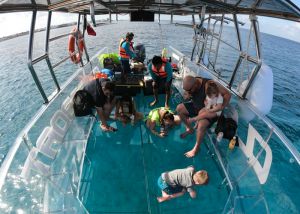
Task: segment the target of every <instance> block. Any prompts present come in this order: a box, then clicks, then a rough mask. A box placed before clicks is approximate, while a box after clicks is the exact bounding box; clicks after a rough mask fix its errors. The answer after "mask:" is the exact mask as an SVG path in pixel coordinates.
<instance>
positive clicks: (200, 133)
mask: <svg viewBox="0 0 300 214" xmlns="http://www.w3.org/2000/svg"><path fill="white" fill-rule="evenodd" d="M209 124H210V122H209V121H208V120H200V121H199V122H198V127H197V133H196V143H195V146H194V148H193V149H192V150H190V151H188V152H186V153H185V154H184V155H185V156H186V157H188V158H192V157H194V156H195V155H196V154H197V152H198V151H199V148H200V145H201V143H202V140H203V137H204V135H205V132H206V129H207V127H208V126H209Z"/></svg>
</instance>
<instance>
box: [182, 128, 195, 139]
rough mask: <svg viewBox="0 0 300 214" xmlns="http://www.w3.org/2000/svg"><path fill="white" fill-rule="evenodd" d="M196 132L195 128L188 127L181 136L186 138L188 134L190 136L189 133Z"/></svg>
mask: <svg viewBox="0 0 300 214" xmlns="http://www.w3.org/2000/svg"><path fill="white" fill-rule="evenodd" d="M193 133H194V129H187V130H186V131H185V132H183V133H181V134H180V138H182V139H183V138H185V137H186V136H188V135H189V134H193Z"/></svg>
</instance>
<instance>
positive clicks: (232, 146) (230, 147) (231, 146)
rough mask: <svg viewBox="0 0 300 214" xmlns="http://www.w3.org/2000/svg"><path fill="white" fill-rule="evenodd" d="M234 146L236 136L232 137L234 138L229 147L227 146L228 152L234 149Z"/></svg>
mask: <svg viewBox="0 0 300 214" xmlns="http://www.w3.org/2000/svg"><path fill="white" fill-rule="evenodd" d="M235 144H236V136H234V137H233V138H232V139H231V140H230V143H229V145H228V148H229V149H230V150H232V149H233V148H234V146H235Z"/></svg>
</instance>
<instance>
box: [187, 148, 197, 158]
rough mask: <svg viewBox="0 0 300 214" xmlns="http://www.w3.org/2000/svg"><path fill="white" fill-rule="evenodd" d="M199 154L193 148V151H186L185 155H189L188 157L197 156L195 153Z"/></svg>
mask: <svg viewBox="0 0 300 214" xmlns="http://www.w3.org/2000/svg"><path fill="white" fill-rule="evenodd" d="M196 154H197V152H196V151H195V150H194V149H192V150H191V151H188V152H186V153H184V155H185V156H186V157H187V158H192V157H195V155H196Z"/></svg>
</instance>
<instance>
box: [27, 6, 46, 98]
mask: <svg viewBox="0 0 300 214" xmlns="http://www.w3.org/2000/svg"><path fill="white" fill-rule="evenodd" d="M36 13H37V11H36V10H34V11H32V19H31V26H30V32H29V47H28V62H27V65H28V68H29V70H30V72H31V75H32V77H33V80H34V82H35V84H36V86H37V87H38V89H39V91H40V93H41V95H42V97H43V99H44V101H45V103H48V102H49V100H48V98H47V95H46V94H45V91H44V89H43V87H42V85H41V82H40V80H39V78H38V76H37V74H36V72H35V70H34V68H33V64H32V52H33V41H34V30H35V21H36Z"/></svg>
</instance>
